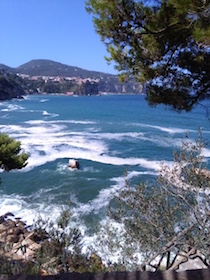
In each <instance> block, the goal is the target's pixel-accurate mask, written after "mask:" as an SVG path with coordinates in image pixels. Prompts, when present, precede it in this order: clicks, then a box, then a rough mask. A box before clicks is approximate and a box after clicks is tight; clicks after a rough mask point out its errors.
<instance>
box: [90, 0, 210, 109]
mask: <svg viewBox="0 0 210 280" xmlns="http://www.w3.org/2000/svg"><path fill="white" fill-rule="evenodd" d="M86 8H87V11H88V12H89V13H92V14H93V20H94V24H95V28H96V31H97V33H98V34H99V35H100V37H101V40H102V41H103V42H104V43H105V44H106V46H107V50H108V52H109V54H110V57H109V58H107V60H108V61H114V62H115V63H116V66H115V67H116V69H117V70H118V71H119V73H120V77H121V79H127V78H128V77H130V76H132V77H135V78H136V79H137V80H138V81H139V82H146V83H147V88H146V94H147V100H148V102H149V104H150V105H157V104H160V103H163V104H166V105H169V106H171V107H173V108H174V109H176V110H178V111H181V110H186V111H190V110H191V109H192V108H193V106H194V105H196V104H198V103H199V102H201V101H203V100H205V99H208V98H209V97H210V91H209V88H210V74H209V70H208V67H209V65H210V55H209V54H210V51H209V49H210V4H209V1H206V0H199V1H198V0H186V1H181V0H167V1H166V0H161V1H158V0H156V1H134V0H89V1H87V2H86Z"/></svg>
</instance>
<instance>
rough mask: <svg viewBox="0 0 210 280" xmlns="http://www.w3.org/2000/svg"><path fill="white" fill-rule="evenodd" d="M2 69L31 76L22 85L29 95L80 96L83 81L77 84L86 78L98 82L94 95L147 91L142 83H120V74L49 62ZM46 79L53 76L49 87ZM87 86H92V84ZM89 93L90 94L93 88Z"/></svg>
mask: <svg viewBox="0 0 210 280" xmlns="http://www.w3.org/2000/svg"><path fill="white" fill-rule="evenodd" d="M0 69H4V70H6V71H9V72H10V73H14V74H18V75H22V77H23V75H28V77H24V81H23V84H24V86H26V85H27V87H28V89H27V91H28V92H29V93H33V92H39V93H43V92H46V93H52V92H56V93H63V92H74V93H75V94H81V92H84V90H83V89H82V90H81V89H80V87H78V85H79V84H80V82H81V81H79V82H78V79H80V80H82V83H83V84H84V83H86V81H85V79H89V80H92V83H97V90H96V85H95V84H94V85H93V90H94V94H96V92H98V93H101V92H106V93H125V94H127V93H135V94H139V93H142V91H143V90H144V87H143V86H142V85H141V84H139V83H137V82H134V81H129V82H126V83H121V82H119V80H118V77H117V75H112V74H107V73H102V72H97V71H89V70H85V69H82V68H79V67H75V66H69V65H66V64H62V63H59V62H55V61H52V60H46V59H37V60H31V61H29V62H27V63H25V64H23V65H20V66H19V67H17V68H11V67H9V66H6V65H4V64H0ZM35 77H36V81H35ZM46 77H48V78H49V77H51V80H49V79H48V82H47V84H46ZM56 77H60V81H59V82H58V81H57V80H56ZM69 78H71V79H72V78H74V81H73V79H72V80H71V81H69ZM67 79H68V80H67ZM76 80H77V81H76ZM87 87H89V84H88V85H87ZM91 90H92V89H91ZM87 92H90V89H89V90H88V91H87ZM88 94H89V93H88Z"/></svg>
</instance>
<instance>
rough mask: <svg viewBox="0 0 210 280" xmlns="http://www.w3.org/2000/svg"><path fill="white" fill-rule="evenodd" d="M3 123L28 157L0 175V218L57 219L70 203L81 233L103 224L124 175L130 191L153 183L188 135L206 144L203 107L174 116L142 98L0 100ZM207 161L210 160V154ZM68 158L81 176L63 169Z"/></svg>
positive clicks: (208, 134) (209, 127)
mask: <svg viewBox="0 0 210 280" xmlns="http://www.w3.org/2000/svg"><path fill="white" fill-rule="evenodd" d="M0 119H1V121H0V131H1V132H2V133H3V132H5V133H7V134H9V135H10V136H11V137H14V138H15V139H17V140H20V141H21V143H22V148H23V149H24V150H25V152H28V153H29V154H30V158H29V160H28V165H27V167H26V168H24V169H23V170H20V171H12V172H9V173H1V174H0V176H1V178H2V184H1V185H0V215H2V214H4V213H5V212H8V211H10V212H13V213H14V214H15V215H17V216H19V217H21V218H23V219H24V220H25V221H26V222H28V223H32V221H33V219H34V218H35V217H37V215H38V214H42V215H44V216H46V217H47V216H49V217H51V218H56V217H57V215H58V213H59V211H60V209H61V206H62V205H67V204H68V203H69V201H71V202H72V211H73V213H74V218H75V221H76V222H77V224H78V225H79V227H80V228H82V229H83V230H84V232H85V234H86V235H88V234H90V229H93V228H94V227H93V225H96V224H97V223H100V222H101V221H102V220H104V219H105V218H106V209H107V205H108V204H109V202H110V200H111V199H112V197H113V195H114V194H115V193H118V192H119V190H120V189H122V188H123V187H124V185H125V172H126V171H127V177H128V179H129V181H130V183H131V184H132V185H136V184H138V182H140V181H145V180H150V179H154V178H155V177H156V175H157V172H158V169H159V167H160V164H161V163H162V162H165V163H171V162H172V161H173V151H174V149H178V148H179V147H180V145H181V143H182V141H183V140H184V139H185V135H186V132H189V138H190V139H192V140H193V139H196V138H197V136H198V129H199V128H200V127H202V129H203V137H204V138H205V139H208V140H210V121H209V120H208V119H207V118H206V115H205V111H204V109H203V108H202V107H197V108H196V109H195V110H194V111H193V112H191V113H176V112H174V111H172V110H170V109H166V108H165V107H163V106H158V107H156V108H151V107H149V106H148V104H147V102H146V101H145V99H144V96H141V95H104V96H88V97H73V96H58V95H46V96H43V95H32V96H27V97H26V98H25V99H21V100H11V101H5V102H1V103H0ZM204 156H205V157H206V159H207V160H209V159H210V149H209V148H208V149H206V150H204ZM70 158H75V159H77V160H79V162H80V166H81V168H80V170H70V169H69V168H68V167H67V164H68V160H69V159H70ZM88 232H89V233H88Z"/></svg>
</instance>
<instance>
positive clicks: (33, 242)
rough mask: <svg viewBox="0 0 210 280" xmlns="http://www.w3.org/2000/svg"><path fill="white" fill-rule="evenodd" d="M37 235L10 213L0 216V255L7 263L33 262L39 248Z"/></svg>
mask: <svg viewBox="0 0 210 280" xmlns="http://www.w3.org/2000/svg"><path fill="white" fill-rule="evenodd" d="M40 246H41V245H40V244H39V243H38V237H37V234H36V233H35V232H34V231H33V230H30V227H28V226H27V225H26V224H25V223H24V222H23V221H21V220H20V219H19V218H15V217H14V215H13V214H12V213H6V214H5V215H3V216H0V255H1V256H4V258H5V259H6V260H7V261H11V260H12V261H14V260H31V261H32V260H33V258H34V256H35V253H36V251H37V250H38V249H39V248H40Z"/></svg>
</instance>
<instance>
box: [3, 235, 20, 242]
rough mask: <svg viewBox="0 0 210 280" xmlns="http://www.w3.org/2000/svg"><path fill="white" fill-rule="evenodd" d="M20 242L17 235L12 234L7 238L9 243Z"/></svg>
mask: <svg viewBox="0 0 210 280" xmlns="http://www.w3.org/2000/svg"><path fill="white" fill-rule="evenodd" d="M18 240H19V237H18V235H17V234H10V235H8V236H7V237H6V242H7V243H17V242H18Z"/></svg>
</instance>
